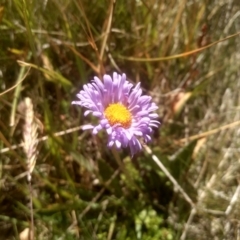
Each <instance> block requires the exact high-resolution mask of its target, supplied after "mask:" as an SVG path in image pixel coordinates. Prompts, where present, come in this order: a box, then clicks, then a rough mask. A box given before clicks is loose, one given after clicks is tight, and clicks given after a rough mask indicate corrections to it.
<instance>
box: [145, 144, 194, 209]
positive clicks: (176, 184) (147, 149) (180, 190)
mask: <svg viewBox="0 0 240 240" xmlns="http://www.w3.org/2000/svg"><path fill="white" fill-rule="evenodd" d="M144 147H145V150H146V151H147V153H148V154H150V155H151V156H152V160H153V161H154V162H155V163H156V164H157V165H158V166H159V168H160V169H161V170H162V171H163V172H164V174H165V175H166V176H167V177H168V179H169V180H170V181H171V182H172V184H173V185H174V187H175V188H176V189H177V190H178V191H179V192H180V193H181V194H182V195H183V197H184V198H185V200H186V201H187V202H188V203H189V204H190V205H191V207H192V208H195V204H194V203H193V201H192V199H191V198H190V197H189V196H188V194H187V193H186V192H185V191H184V190H183V188H182V187H181V186H180V185H179V184H178V182H177V181H176V179H175V178H174V177H173V176H172V175H171V173H170V172H169V171H168V170H167V168H166V167H165V166H164V165H163V164H162V162H161V161H160V159H159V158H158V157H157V156H156V155H154V154H152V150H151V149H150V148H149V147H147V146H144Z"/></svg>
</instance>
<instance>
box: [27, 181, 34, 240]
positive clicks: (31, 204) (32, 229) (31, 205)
mask: <svg viewBox="0 0 240 240" xmlns="http://www.w3.org/2000/svg"><path fill="white" fill-rule="evenodd" d="M28 186H29V194H30V217H31V227H30V231H29V236H28V238H29V239H31V240H33V239H34V218H33V191H32V182H31V179H29V181H28Z"/></svg>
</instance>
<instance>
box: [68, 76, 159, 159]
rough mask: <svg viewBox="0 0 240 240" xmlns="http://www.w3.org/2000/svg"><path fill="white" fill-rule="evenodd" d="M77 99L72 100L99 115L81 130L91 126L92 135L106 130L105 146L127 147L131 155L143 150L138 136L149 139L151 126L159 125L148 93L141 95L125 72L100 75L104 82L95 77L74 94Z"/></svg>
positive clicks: (140, 91)
mask: <svg viewBox="0 0 240 240" xmlns="http://www.w3.org/2000/svg"><path fill="white" fill-rule="evenodd" d="M77 97H78V98H79V101H73V102H72V104H77V105H80V106H82V107H85V108H87V110H86V111H85V113H84V116H87V115H88V114H89V113H91V114H93V116H95V117H97V118H99V122H98V124H97V125H96V126H93V125H92V124H89V125H85V126H84V127H83V130H86V129H92V132H93V134H97V133H98V132H99V131H100V130H102V129H105V130H106V132H107V134H108V147H112V146H113V145H115V146H116V147H117V148H118V149H120V148H121V147H127V146H129V147H130V150H131V154H132V156H133V155H134V154H135V153H137V152H138V151H140V150H141V149H142V145H141V142H140V138H142V139H143V140H144V141H145V142H146V143H147V142H149V141H151V134H152V131H153V130H152V127H158V126H159V125H160V122H159V121H157V120H156V119H157V118H158V114H157V113H154V111H155V110H157V109H158V107H157V105H156V104H155V103H153V102H152V98H151V97H150V96H142V89H141V88H140V83H138V84H137V85H136V86H135V87H133V84H132V83H130V82H129V81H127V79H126V75H125V74H122V75H119V74H117V73H113V78H112V77H111V76H109V75H104V76H103V82H102V81H101V80H100V79H99V78H98V77H94V80H92V82H91V83H89V84H85V85H84V86H83V90H81V91H80V93H78V94H77Z"/></svg>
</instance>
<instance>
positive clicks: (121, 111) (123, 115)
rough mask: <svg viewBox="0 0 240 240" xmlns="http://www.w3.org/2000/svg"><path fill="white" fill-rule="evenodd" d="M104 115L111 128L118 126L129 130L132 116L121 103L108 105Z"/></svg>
mask: <svg viewBox="0 0 240 240" xmlns="http://www.w3.org/2000/svg"><path fill="white" fill-rule="evenodd" d="M104 115H105V117H106V118H107V120H108V122H109V124H110V125H111V126H113V125H115V124H120V125H121V126H122V127H124V128H129V127H130V126H131V123H132V114H131V113H130V112H129V110H128V109H127V108H126V107H125V106H124V105H122V104H121V103H113V104H110V105H109V106H108V107H107V108H106V109H105V111H104Z"/></svg>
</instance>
